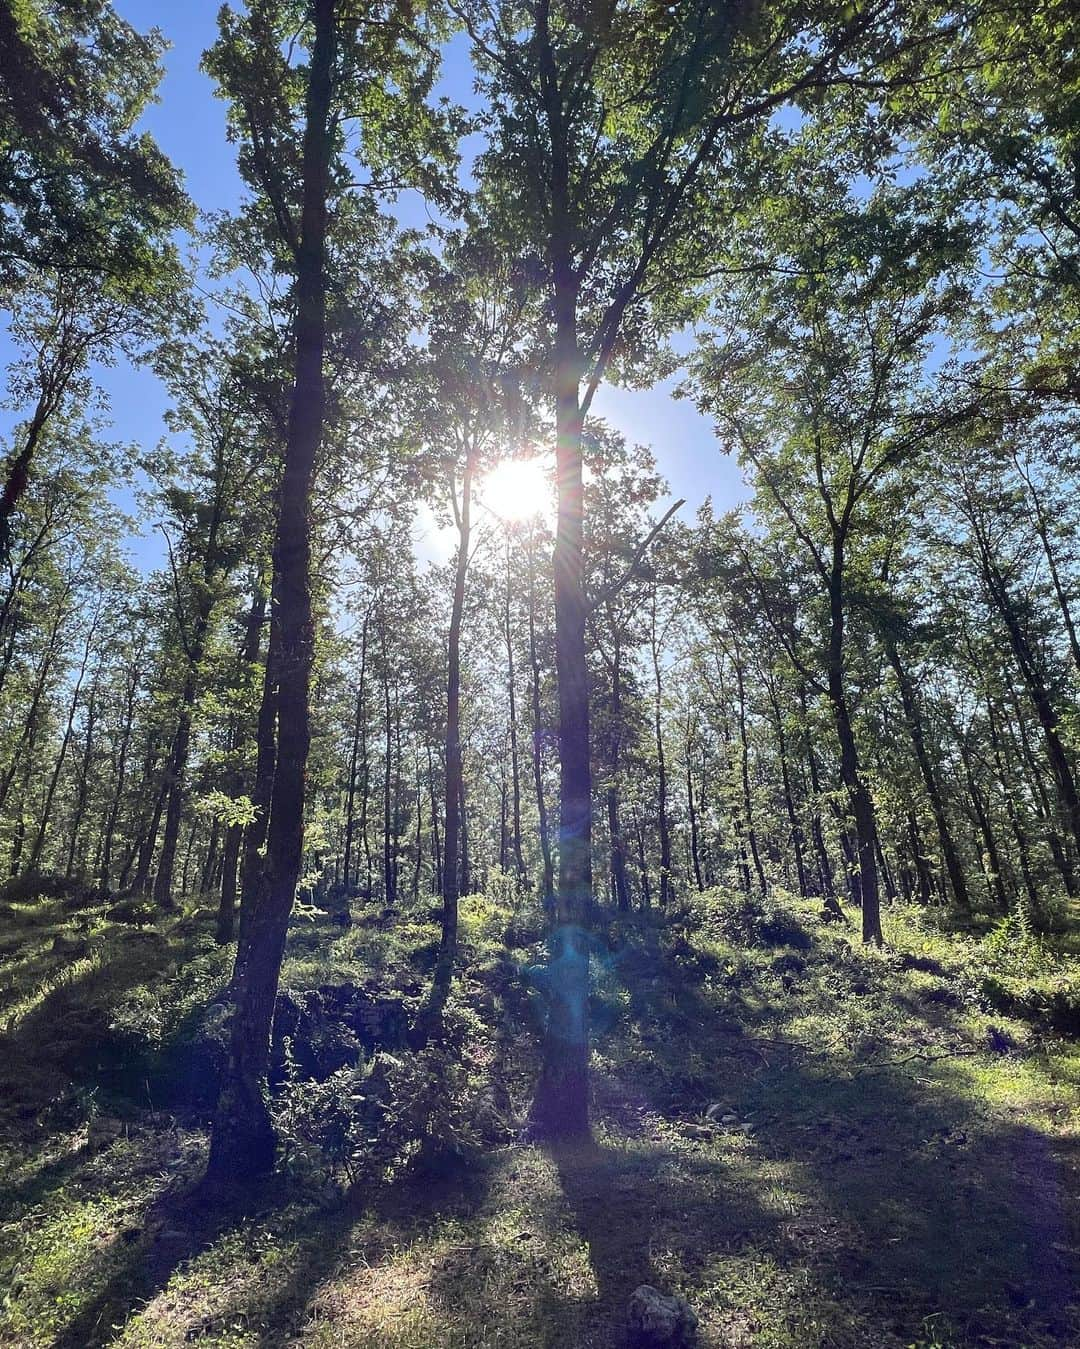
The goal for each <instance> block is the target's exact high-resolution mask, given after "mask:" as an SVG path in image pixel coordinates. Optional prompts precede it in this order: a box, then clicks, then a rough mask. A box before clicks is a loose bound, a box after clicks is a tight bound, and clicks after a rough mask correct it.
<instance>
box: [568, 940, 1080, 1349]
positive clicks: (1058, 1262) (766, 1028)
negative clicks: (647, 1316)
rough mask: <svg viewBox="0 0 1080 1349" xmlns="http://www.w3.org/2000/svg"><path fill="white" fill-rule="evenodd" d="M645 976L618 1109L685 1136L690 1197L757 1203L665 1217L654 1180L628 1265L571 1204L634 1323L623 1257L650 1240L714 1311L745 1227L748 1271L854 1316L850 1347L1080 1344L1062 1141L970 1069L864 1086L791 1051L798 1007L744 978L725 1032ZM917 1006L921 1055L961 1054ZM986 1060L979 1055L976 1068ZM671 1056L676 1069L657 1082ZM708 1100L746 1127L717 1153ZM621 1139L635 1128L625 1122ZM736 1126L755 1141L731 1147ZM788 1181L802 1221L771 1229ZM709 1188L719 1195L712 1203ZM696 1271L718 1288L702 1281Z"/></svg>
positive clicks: (690, 990) (840, 1067) (846, 1067)
mask: <svg viewBox="0 0 1080 1349" xmlns="http://www.w3.org/2000/svg"><path fill="white" fill-rule="evenodd" d="M636 963H637V964H638V965H641V966H642V968H641V969H637V968H635V960H634V959H630V960H627V961H625V962H623V964H624V969H626V970H627V971H628V977H629V978H630V979H635V978H636V987H634V986H632V987H631V990H630V992H631V997H630V1006H631V1013H630V1015H631V1021H632V1023H634V1030H635V1031H636V1033H637V1034H638V1037H639V1038H638V1046H639V1049H638V1052H637V1054H636V1056H635V1055H633V1054H631V1055H630V1056H628V1057H627V1058H626V1059H625V1060H624V1061H622V1062H621V1063H620V1064H619V1067H618V1069H617V1072H619V1073H621V1074H623V1081H622V1083H621V1084H620V1085H621V1091H622V1095H623V1096H624V1097H626V1098H640V1097H641V1096H645V1097H648V1098H650V1099H651V1102H652V1104H653V1107H654V1109H655V1110H657V1112H658V1115H657V1118H660V1117H661V1116H666V1120H662V1124H663V1127H664V1128H665V1129H666V1130H667V1132H668V1134H669V1135H675V1136H677V1135H678V1134H679V1132H680V1131H682V1132H683V1134H684V1136H685V1137H687V1139H688V1144H687V1146H689V1148H690V1149H692V1150H693V1151H695V1152H696V1153H697V1156H698V1158H699V1159H700V1160H696V1161H694V1162H690V1161H689V1159H687V1158H686V1157H685V1156H684V1155H683V1149H684V1145H683V1144H681V1143H680V1144H679V1149H680V1156H679V1157H678V1158H677V1159H676V1160H674V1161H673V1162H672V1163H671V1164H670V1165H671V1166H673V1167H674V1168H675V1169H676V1170H677V1171H679V1172H681V1173H682V1175H683V1177H684V1178H685V1179H687V1180H690V1179H692V1178H693V1177H694V1176H695V1175H696V1176H697V1177H698V1178H699V1180H701V1178H702V1177H707V1175H708V1172H709V1170H710V1169H712V1170H713V1171H715V1170H716V1169H717V1168H721V1169H722V1168H723V1167H724V1166H725V1164H727V1163H729V1162H730V1163H733V1164H736V1165H737V1167H738V1168H739V1169H740V1170H741V1173H742V1174H741V1179H740V1181H739V1185H740V1188H741V1189H742V1191H743V1193H744V1196H745V1198H746V1201H747V1204H746V1213H744V1214H743V1215H742V1216H739V1215H733V1214H732V1213H731V1212H728V1211H725V1208H726V1203H727V1200H726V1198H725V1203H724V1205H721V1206H720V1208H719V1209H718V1211H717V1212H716V1214H715V1218H716V1221H715V1223H712V1224H710V1223H709V1222H707V1221H704V1222H703V1221H702V1220H701V1218H702V1215H701V1214H700V1212H698V1211H697V1210H698V1209H699V1208H700V1205H699V1204H697V1203H696V1202H694V1197H693V1195H692V1193H690V1194H689V1196H688V1201H689V1202H688V1213H687V1215H686V1216H685V1218H684V1219H682V1220H680V1216H679V1214H678V1213H677V1212H676V1210H675V1207H673V1205H674V1202H675V1196H676V1195H677V1193H678V1189H677V1187H672V1186H671V1185H670V1184H669V1185H668V1186H667V1189H668V1193H667V1194H666V1195H665V1194H664V1193H663V1192H662V1187H660V1186H658V1185H657V1184H656V1183H654V1182H653V1181H651V1180H649V1179H648V1177H647V1176H646V1175H644V1174H643V1175H642V1176H641V1181H642V1185H641V1190H640V1193H639V1194H638V1196H637V1211H636V1212H635V1211H634V1206H633V1205H629V1206H628V1205H625V1204H624V1206H623V1211H622V1212H621V1213H620V1217H619V1228H620V1229H621V1230H622V1232H623V1233H624V1234H625V1233H627V1232H630V1233H631V1234H632V1235H630V1236H629V1237H628V1238H627V1237H625V1236H624V1238H623V1245H622V1248H621V1247H620V1238H619V1235H618V1233H616V1232H614V1231H613V1230H612V1225H611V1224H607V1223H605V1222H604V1219H603V1208H604V1205H603V1204H602V1203H601V1204H599V1205H592V1204H590V1203H588V1202H585V1203H581V1204H579V1205H578V1210H579V1213H578V1216H579V1222H580V1224H581V1226H582V1230H583V1231H584V1232H585V1233H586V1235H587V1236H589V1239H590V1248H592V1247H593V1245H594V1242H595V1248H596V1265H595V1267H596V1273H597V1280H598V1283H600V1285H601V1297H602V1300H611V1301H612V1302H615V1301H617V1302H619V1303H621V1304H622V1305H625V1298H626V1296H628V1289H627V1288H626V1283H627V1282H629V1280H623V1279H622V1278H621V1277H620V1276H619V1274H618V1266H619V1263H620V1259H621V1249H628V1250H629V1253H630V1264H631V1267H633V1266H634V1265H635V1264H637V1265H638V1267H640V1268H644V1263H643V1262H642V1261H640V1260H639V1259H638V1258H637V1252H638V1251H639V1250H640V1246H641V1242H642V1235H641V1231H642V1228H643V1227H646V1226H651V1228H652V1230H653V1232H654V1234H655V1236H656V1239H657V1242H658V1245H659V1247H660V1248H666V1249H667V1250H668V1252H669V1253H670V1256H671V1257H673V1258H674V1262H675V1264H676V1265H681V1267H682V1269H683V1270H684V1271H685V1275H686V1289H685V1291H686V1292H687V1295H688V1296H690V1299H691V1301H692V1302H693V1301H694V1300H695V1295H696V1296H697V1298H698V1299H701V1298H705V1299H706V1300H708V1299H709V1298H710V1297H712V1296H713V1295H714V1292H715V1288H716V1287H717V1286H720V1287H722V1286H723V1284H724V1281H725V1275H724V1273H723V1267H724V1265H725V1263H726V1264H727V1265H728V1267H730V1265H731V1260H730V1257H731V1255H732V1251H733V1246H732V1237H733V1236H734V1235H737V1233H735V1232H733V1230H732V1222H733V1221H734V1222H735V1223H736V1224H737V1225H740V1224H741V1225H742V1226H743V1227H744V1229H745V1232H744V1238H745V1244H746V1247H747V1250H748V1251H749V1252H750V1254H751V1263H752V1262H753V1260H754V1259H759V1260H763V1261H764V1262H765V1263H766V1264H768V1263H769V1262H773V1264H774V1265H775V1266H776V1267H778V1268H779V1269H781V1270H787V1271H789V1272H790V1271H801V1273H802V1274H803V1275H805V1276H806V1278H807V1280H808V1283H807V1287H808V1288H809V1289H810V1290H812V1295H813V1296H815V1297H820V1298H821V1299H823V1301H824V1302H825V1303H832V1304H833V1305H837V1304H842V1305H843V1307H844V1308H845V1309H846V1311H847V1312H848V1313H850V1314H851V1315H852V1316H854V1318H855V1320H856V1322H857V1323H858V1324H859V1326H860V1327H861V1328H860V1329H858V1330H857V1331H855V1332H854V1334H855V1338H853V1339H844V1338H842V1337H841V1338H839V1339H838V1340H837V1343H844V1344H848V1343H851V1344H859V1343H863V1342H867V1343H869V1342H871V1339H872V1338H873V1337H878V1338H880V1337H882V1336H884V1338H882V1339H881V1342H882V1343H897V1342H899V1343H903V1342H907V1343H910V1341H911V1338H917V1337H918V1336H919V1335H920V1333H921V1329H922V1325H923V1322H924V1321H925V1320H926V1319H927V1318H930V1317H934V1316H939V1315H940V1316H943V1318H944V1320H945V1321H946V1322H947V1323H948V1324H950V1325H952V1326H953V1327H955V1331H954V1334H956V1335H962V1336H963V1337H964V1338H963V1339H962V1340H959V1341H958V1342H959V1343H963V1344H965V1345H982V1344H986V1345H989V1344H992V1343H993V1344H1004V1343H1007V1344H1014V1343H1015V1344H1025V1345H1028V1344H1030V1345H1035V1344H1039V1345H1044V1344H1045V1345H1050V1344H1059V1343H1060V1344H1064V1343H1071V1342H1074V1341H1073V1340H1072V1339H1071V1338H1070V1337H1071V1336H1072V1335H1075V1334H1077V1333H1078V1329H1080V1328H1078V1324H1077V1312H1078V1308H1077V1306H1076V1303H1075V1301H1074V1300H1073V1298H1074V1291H1073V1290H1074V1289H1075V1287H1076V1281H1077V1275H1078V1273H1080V1270H1078V1268H1077V1260H1076V1237H1075V1234H1074V1233H1071V1232H1070V1217H1071V1215H1070V1207H1071V1206H1073V1208H1074V1206H1075V1195H1073V1194H1070V1185H1069V1183H1067V1181H1066V1178H1065V1172H1064V1170H1063V1158H1062V1157H1061V1156H1060V1155H1058V1154H1057V1152H1056V1140H1055V1139H1054V1138H1053V1137H1052V1136H1050V1135H1047V1134H1045V1133H1043V1132H1041V1131H1039V1130H1038V1129H1036V1128H1033V1127H1030V1126H1028V1125H1023V1124H1016V1123H1012V1122H1010V1121H1009V1120H1008V1119H1007V1118H1006V1119H1003V1118H1002V1117H1001V1114H1000V1113H999V1114H997V1116H995V1115H993V1114H992V1113H991V1112H990V1111H989V1110H987V1109H986V1108H985V1106H984V1103H983V1102H982V1101H981V1099H980V1097H979V1087H978V1085H977V1084H976V1083H973V1082H972V1081H971V1080H970V1079H965V1077H964V1067H965V1066H966V1065H965V1064H964V1063H962V1062H960V1061H957V1064H956V1065H955V1069H954V1071H953V1072H951V1073H950V1071H949V1070H948V1069H947V1068H946V1069H942V1070H940V1071H935V1073H934V1077H933V1078H932V1079H930V1078H925V1077H923V1078H921V1080H920V1077H919V1067H920V1065H919V1064H918V1063H917V1062H916V1063H914V1064H912V1065H911V1069H912V1071H910V1072H908V1073H905V1072H904V1071H902V1070H901V1071H895V1070H890V1071H865V1065H860V1064H859V1063H858V1062H857V1061H854V1060H853V1059H852V1058H851V1057H850V1056H849V1055H847V1054H846V1053H845V1052H844V1051H843V1047H841V1051H840V1052H839V1053H837V1052H832V1053H830V1052H829V1051H828V1049H827V1048H824V1047H823V1048H822V1050H821V1051H820V1052H817V1053H812V1052H809V1050H808V1049H806V1048H804V1047H801V1046H799V1045H797V1044H795V1043H794V1041H793V1040H790V1039H785V1035H787V1036H790V1035H791V1034H792V1032H790V1031H788V1030H787V1029H786V1028H787V1026H788V1024H789V1022H790V1019H791V1017H792V1016H793V1015H796V1014H797V1012H798V1009H797V1008H796V1007H793V1006H787V1005H785V1003H784V1002H783V1000H782V999H779V998H778V997H777V995H776V987H775V984H770V981H769V977H768V975H767V974H764V975H763V974H761V971H760V970H757V971H751V972H750V973H749V974H748V975H747V976H746V977H745V979H744V984H743V987H742V990H741V991H742V995H743V996H742V998H741V1002H740V1004H739V1005H738V1006H737V1008H736V1010H735V1014H734V1020H733V1016H732V1009H731V1008H728V1007H723V1006H719V1007H718V1006H717V1005H716V1003H715V1002H711V1001H710V1000H709V999H708V998H707V997H706V996H705V995H704V993H703V991H702V989H701V987H700V985H698V984H697V983H695V982H694V981H690V980H687V978H686V973H685V969H683V968H682V967H676V966H673V965H672V964H670V962H668V961H667V960H666V959H665V957H664V955H663V953H661V952H658V951H657V950H656V949H655V947H654V949H653V950H652V951H650V952H649V953H648V957H647V959H641V960H638V961H637V962H636ZM880 977H881V978H882V979H883V980H896V981H897V983H898V987H897V988H896V989H895V990H894V989H892V988H891V986H890V989H889V996H890V997H892V996H895V995H896V994H900V993H904V992H906V990H905V989H904V988H903V987H902V981H901V977H900V975H899V974H898V973H897V972H896V971H890V970H888V969H887V968H885V967H883V969H882V972H881V975H880ZM851 983H852V987H851V988H848V987H847V986H846V985H844V986H843V987H838V991H837V994H836V996H837V997H838V998H839V997H862V996H864V995H866V996H869V995H870V994H872V993H873V992H874V990H873V989H866V988H864V987H863V977H862V975H861V974H860V973H859V972H857V971H856V972H855V974H854V976H853V977H852V979H851ZM905 1002H906V1006H905V1012H906V1015H907V1016H909V1017H911V1018H912V1019H913V1022H914V1026H913V1029H914V1031H915V1032H916V1042H918V1035H919V1034H925V1035H926V1036H927V1037H928V1042H929V1041H930V1037H931V1033H933V1034H937V1035H940V1033H941V1032H942V1030H946V1031H948V1032H949V1033H950V1036H951V1037H954V1038H955V1041H956V1042H960V1043H963V1041H964V1036H965V1031H964V1028H963V1024H962V1021H961V1018H960V1016H959V1014H955V1015H954V1012H956V1013H958V1009H954V1008H953V1007H952V1006H951V1005H950V1001H949V1000H948V999H945V1000H943V1001H930V1002H927V1001H926V1000H925V998H924V999H921V1000H920V998H919V997H917V996H913V997H907V998H905ZM654 1046H658V1048H654ZM661 1046H662V1048H659V1047H661ZM979 1048H980V1047H979V1046H978V1045H977V1044H974V1043H972V1042H971V1041H970V1040H969V1041H968V1042H967V1049H966V1051H965V1052H969V1053H973V1052H977V1051H978V1050H979ZM660 1053H662V1054H663V1055H665V1056H666V1061H665V1062H664V1063H663V1065H662V1071H660V1070H659V1069H658V1067H657V1055H658V1054H660ZM874 1057H875V1058H880V1057H887V1051H884V1050H883V1051H878V1052H877V1053H876V1054H875V1055H874ZM636 1069H640V1070H641V1077H640V1078H636V1077H635V1070H636ZM923 1071H924V1072H927V1071H931V1070H929V1069H924V1070H923ZM618 1094H619V1092H618V1090H616V1091H610V1090H609V1092H608V1095H609V1096H611V1095H618ZM711 1101H717V1102H723V1110H724V1111H726V1112H730V1115H731V1116H732V1117H734V1119H735V1120H736V1121H740V1122H741V1121H746V1120H751V1119H752V1120H753V1123H752V1125H750V1126H742V1125H740V1124H736V1125H735V1126H734V1128H733V1129H732V1130H731V1131H730V1132H729V1133H724V1132H721V1131H717V1132H716V1133H714V1134H713V1135H712V1136H711V1137H710V1130H709V1126H708V1124H707V1122H706V1121H705V1119H704V1112H705V1109H706V1106H707V1105H708V1104H709V1103H710V1102H711ZM640 1113H641V1112H640V1111H638V1114H639V1116H640ZM609 1114H610V1111H609ZM617 1122H618V1124H619V1126H620V1127H621V1128H625V1120H618V1121H617ZM741 1127H748V1128H749V1129H750V1131H751V1132H750V1135H749V1136H747V1135H746V1134H745V1133H742V1132H738V1131H737V1130H739V1129H740V1128H741ZM699 1135H701V1136H699ZM702 1167H704V1171H702V1169H701V1168H702ZM662 1169H663V1168H661V1170H662ZM781 1173H785V1174H786V1176H787V1180H786V1181H785V1185H786V1186H788V1188H790V1189H791V1190H792V1191H794V1192H796V1193H793V1195H792V1197H791V1211H790V1212H789V1213H787V1214H779V1215H778V1214H777V1213H776V1212H775V1211H773V1210H774V1209H775V1204H776V1192H777V1176H778V1175H779V1174H781ZM577 1182H578V1176H577V1174H576V1173H575V1174H568V1176H567V1179H566V1189H567V1198H568V1199H570V1200H571V1203H573V1200H572V1198H571V1196H572V1192H573V1186H574V1184H575V1183H577ZM1072 1184H1073V1186H1075V1182H1072ZM689 1188H690V1191H692V1190H693V1185H691V1186H690V1187H689ZM781 1188H782V1187H781ZM715 1189H716V1187H715V1184H712V1185H711V1186H708V1187H707V1193H715ZM755 1208H756V1209H757V1212H756V1214H755V1213H754V1209H755ZM717 1262H720V1263H719V1265H718V1264H717ZM671 1263H672V1261H671V1260H669V1261H668V1264H669V1265H670V1264H671ZM695 1267H697V1268H698V1269H700V1270H703V1271H709V1270H710V1269H711V1270H712V1273H711V1274H710V1275H708V1276H707V1277H705V1276H703V1277H701V1278H699V1277H698V1276H697V1275H696V1274H695V1272H694V1269H695ZM605 1270H607V1271H613V1272H612V1273H610V1274H605V1273H604V1271H605ZM653 1281H654V1282H659V1283H660V1285H661V1286H663V1283H662V1280H660V1279H654V1280H653ZM710 1285H711V1286H710ZM792 1324H794V1323H792ZM748 1333H749V1332H748ZM788 1333H789V1334H794V1335H795V1339H793V1342H797V1339H798V1334H799V1333H805V1332H798V1331H794V1332H793V1331H792V1330H791V1327H790V1325H789V1328H788ZM890 1335H898V1336H902V1337H907V1338H906V1339H901V1340H899V1341H897V1340H890V1339H889V1338H888V1337H889V1336H890ZM859 1336H862V1337H863V1338H862V1339H860V1338H858V1337H859ZM612 1342H613V1343H617V1340H616V1341H612ZM831 1342H832V1341H830V1343H831Z"/></svg>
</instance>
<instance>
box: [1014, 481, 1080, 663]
mask: <svg viewBox="0 0 1080 1349" xmlns="http://www.w3.org/2000/svg"><path fill="white" fill-rule="evenodd" d="M1021 476H1022V477H1023V479H1024V481H1025V482H1026V483H1027V488H1028V492H1029V494H1030V496H1031V503H1032V505H1033V506H1034V507H1035V530H1036V532H1037V534H1038V536H1039V539H1040V540H1041V542H1042V546H1043V553H1044V554H1045V556H1046V565H1047V566H1048V567H1049V569H1050V580H1051V582H1052V583H1053V587H1054V595H1055V596H1056V598H1057V602H1058V608H1059V609H1060V610H1061V617H1062V620H1063V621H1064V624H1065V632H1066V635H1067V636H1068V639H1069V655H1070V656H1071V657H1072V663H1073V668H1074V669H1075V670H1076V671H1077V673H1080V641H1078V640H1077V636H1076V624H1075V623H1074V622H1073V616H1072V608H1071V606H1070V604H1069V597H1068V595H1067V594H1066V593H1065V586H1064V585H1063V583H1062V580H1061V568H1060V567H1059V565H1058V559H1057V555H1056V553H1055V552H1054V547H1053V544H1052V543H1051V542H1050V522H1049V520H1048V519H1047V516H1046V511H1045V509H1044V507H1043V503H1042V500H1041V498H1040V497H1039V493H1038V491H1037V490H1036V487H1035V484H1034V483H1033V482H1032V481H1031V479H1030V478H1029V477H1028V476H1027V474H1026V473H1023V472H1021Z"/></svg>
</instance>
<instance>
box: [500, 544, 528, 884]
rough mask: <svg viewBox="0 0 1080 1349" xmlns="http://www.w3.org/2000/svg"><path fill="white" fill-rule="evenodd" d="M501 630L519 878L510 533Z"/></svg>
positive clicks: (522, 864)
mask: <svg viewBox="0 0 1080 1349" xmlns="http://www.w3.org/2000/svg"><path fill="white" fill-rule="evenodd" d="M503 633H504V636H505V639H506V690H507V697H508V700H509V712H510V791H511V802H512V805H513V811H512V816H511V818H512V820H513V839H512V842H513V847H514V866H515V868H516V870H517V876H518V881H519V882H521V881H524V879H525V876H526V874H527V871H526V867H525V857H524V854H523V853H522V851H521V764H520V761H519V758H518V723H517V689H516V687H515V680H514V634H513V631H512V629H511V624H510V536H509V534H508V535H507V537H506V598H505V603H504V607H503Z"/></svg>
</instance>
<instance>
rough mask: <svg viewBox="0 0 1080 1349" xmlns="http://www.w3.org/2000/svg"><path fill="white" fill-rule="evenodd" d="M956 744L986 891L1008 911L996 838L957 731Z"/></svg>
mask: <svg viewBox="0 0 1080 1349" xmlns="http://www.w3.org/2000/svg"><path fill="white" fill-rule="evenodd" d="M957 744H958V745H959V746H960V758H961V761H962V763H963V765H964V777H965V779H966V780H967V788H968V795H969V797H970V798H971V805H972V809H973V810H974V813H975V820H976V823H977V824H978V827H979V833H980V834H981V835H982V841H983V848H984V850H985V855H986V865H985V866H984V868H983V873H984V875H985V877H986V884H987V889H988V891H989V892H990V893H991V894H992V895H993V897H994V900H995V902H996V904H997V907H998V908H999V909H1000V910H1001V912H1002V913H1005V912H1007V911H1008V908H1009V900H1008V897H1007V896H1006V894H1005V881H1004V877H1003V873H1002V869H1001V857H1000V855H999V853H998V847H997V840H996V839H995V838H994V831H993V829H992V828H991V827H990V817H989V815H988V813H987V807H986V803H985V802H984V801H983V797H982V793H981V792H980V791H979V787H978V784H977V783H976V781H975V773H974V770H973V768H972V763H971V752H970V750H969V748H968V745H967V740H966V739H965V737H964V736H963V735H962V734H960V733H958V734H957Z"/></svg>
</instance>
